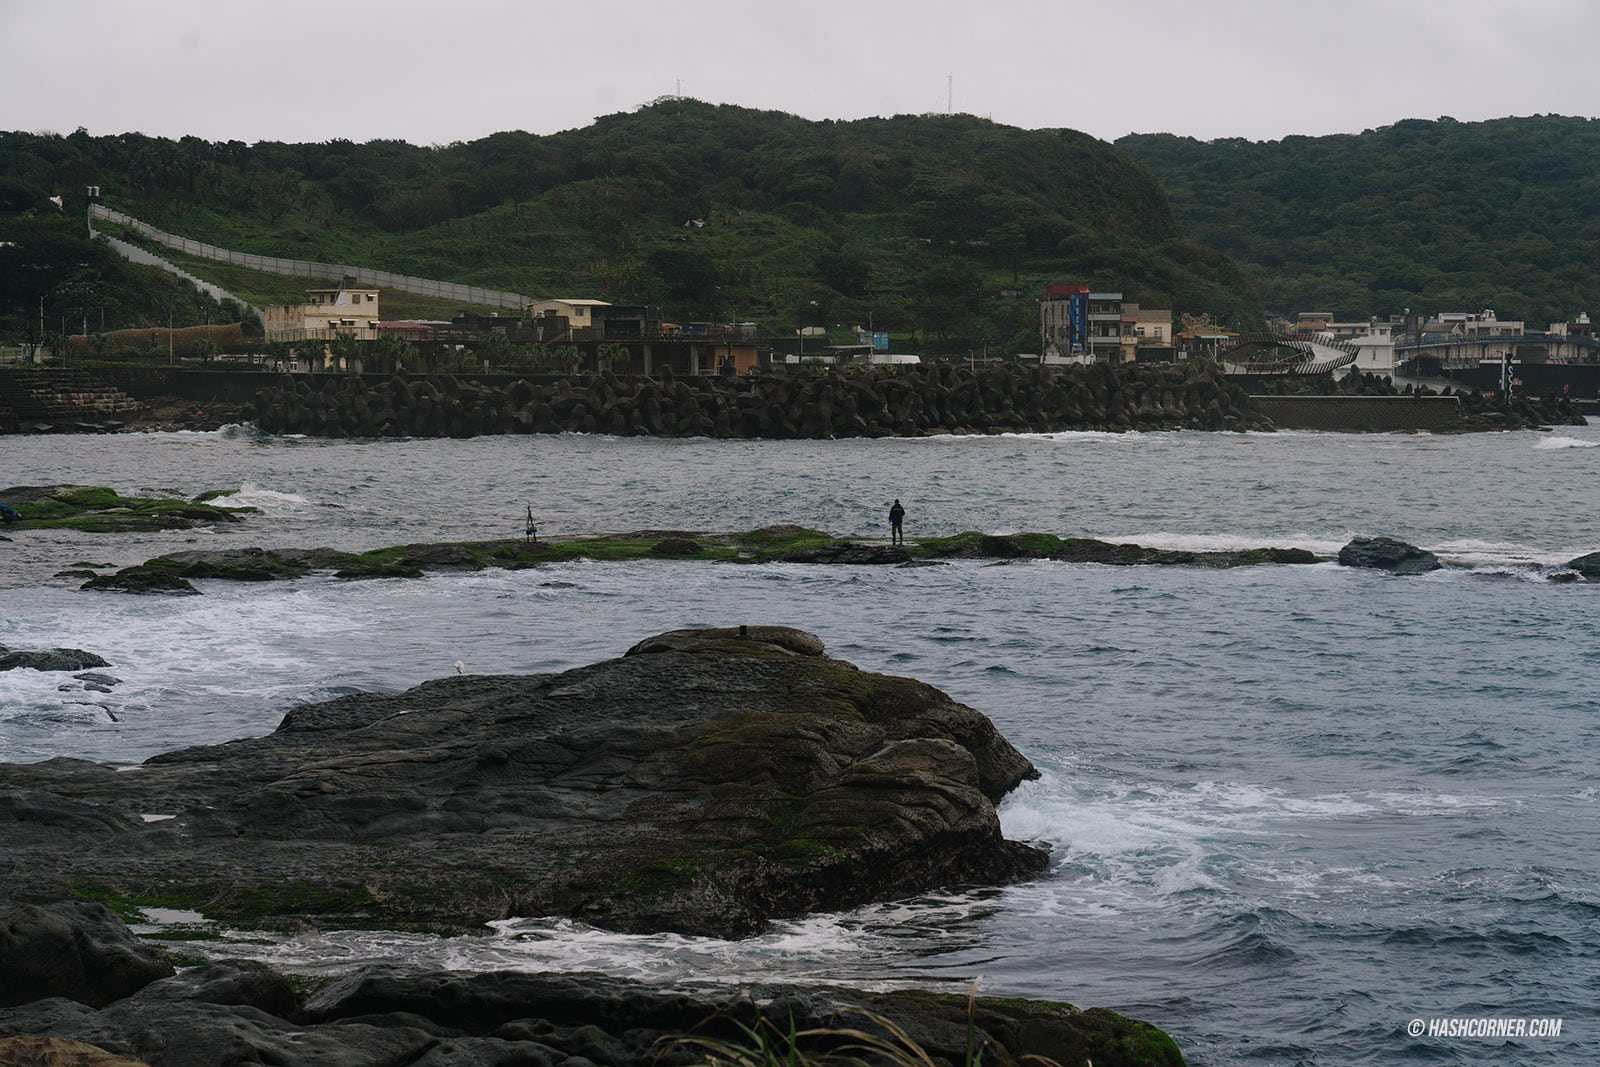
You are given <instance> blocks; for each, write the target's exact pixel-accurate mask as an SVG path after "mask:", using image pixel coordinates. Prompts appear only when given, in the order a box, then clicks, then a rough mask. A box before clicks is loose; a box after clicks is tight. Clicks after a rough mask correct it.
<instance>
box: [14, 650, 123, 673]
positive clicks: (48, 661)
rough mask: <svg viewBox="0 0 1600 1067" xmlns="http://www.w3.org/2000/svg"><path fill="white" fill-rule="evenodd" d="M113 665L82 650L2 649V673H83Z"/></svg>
mask: <svg viewBox="0 0 1600 1067" xmlns="http://www.w3.org/2000/svg"><path fill="white" fill-rule="evenodd" d="M109 666H111V664H109V663H107V662H106V661H105V660H103V659H101V658H100V657H99V656H97V655H95V654H94V653H93V652H85V651H84V650H83V649H81V648H52V649H48V650H46V651H43V652H8V651H6V649H4V648H0V671H14V670H19V669H29V670H35V671H81V670H87V669H88V668H90V667H109Z"/></svg>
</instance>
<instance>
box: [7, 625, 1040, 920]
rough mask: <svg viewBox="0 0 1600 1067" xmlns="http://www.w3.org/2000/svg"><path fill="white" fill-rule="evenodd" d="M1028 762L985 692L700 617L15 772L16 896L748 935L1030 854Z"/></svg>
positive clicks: (252, 915)
mask: <svg viewBox="0 0 1600 1067" xmlns="http://www.w3.org/2000/svg"><path fill="white" fill-rule="evenodd" d="M1035 774H1036V772H1035V771H1034V770H1033V768H1032V766H1031V765H1030V764H1029V763H1028V761H1027V760H1026V759H1024V758H1023V757H1022V756H1021V755H1020V754H1019V753H1018V752H1017V751H1016V750H1015V749H1014V748H1012V747H1011V745H1010V744H1008V743H1007V742H1006V741H1005V739H1004V738H1002V737H1001V736H1000V735H999V734H998V733H997V732H996V731H995V729H994V726H993V724H992V723H990V722H989V720H988V719H987V718H985V717H984V716H983V715H981V714H979V713H978V712H976V711H974V710H973V709H972V708H969V707H966V706H964V705H962V704H958V703H956V702H955V701H953V700H951V699H950V698H949V697H947V696H946V695H944V694H943V693H941V692H939V691H938V690H936V689H934V688H932V687H931V686H928V685H925V684H923V683H920V682H917V681H914V680H912V679H908V678H896V677H889V676H885V675H880V674H872V673H868V672H864V671H860V670H857V669H856V668H855V667H853V666H852V665H850V664H848V663H844V662H841V661H839V660H835V659H831V658H828V657H827V656H825V655H823V654H822V645H821V642H820V641H818V640H817V638H815V637H814V636H812V635H810V634H805V633H802V632H800V631H796V630H789V629H786V628H782V627H764V626H752V627H749V628H745V627H740V628H738V629H728V630H703V631H683V632H677V633H673V634H667V635H662V636H659V637H656V638H652V639H649V640H647V641H644V642H641V643H640V644H639V645H637V646H635V647H634V648H633V649H632V650H630V652H629V653H628V654H627V655H626V656H624V657H622V658H620V659H615V660H610V661H607V662H604V663H599V664H596V665H593V666H589V667H583V668H579V669H576V670H571V671H566V672H564V673H561V674H555V675H532V676H491V677H473V676H467V677H450V678H444V679H438V680H435V681H431V682H426V683H424V684H422V685H420V686H418V687H416V688H415V689H412V690H410V691H408V692H405V693H401V694H399V695H397V696H379V695H373V694H363V695H356V696H349V697H344V698H341V699H339V700H334V701H331V702H328V703H323V704H315V705H307V706H304V707H300V708H296V709H294V710H293V711H291V712H290V713H289V714H288V715H287V716H286V717H285V719H284V720H283V722H282V724H281V725H280V726H279V727H278V729H277V730H276V731H275V732H274V733H272V734H270V735H268V736H266V737H260V738H252V739H248V740H241V741H234V742H230V743H228V744H223V745H216V746H210V747H202V748H192V749H185V750H182V751H178V752H172V753H168V754H166V755H162V756H157V757H155V758H153V759H151V760H148V761H147V762H145V763H144V764H143V765H141V766H140V767H138V768H137V769H133V770H128V769H122V770H118V769H116V768H113V767H109V766H104V765H101V764H95V763H88V762H83V761H78V760H66V759H57V760H51V761H48V762H46V763H40V764H29V765H0V896H14V897H18V898H23V899H36V900H37V899H54V898H61V897H65V896H67V895H68V894H69V890H70V891H71V892H72V893H75V894H77V895H86V896H98V897H103V898H107V899H110V898H113V897H125V898H131V899H133V900H134V901H135V902H137V901H140V900H146V901H150V900H160V901H162V902H164V903H167V904H169V905H171V904H180V905H188V906H191V907H196V908H199V909H200V910H203V911H205V912H207V913H208V914H210V915H211V916H213V917H218V918H224V919H228V920H231V921H235V922H241V921H250V920H259V921H270V922H280V923H281V922H289V923H296V922H321V921H328V922H335V923H341V924H350V923H353V922H358V923H366V924H374V925H385V926H397V925H417V924H423V925H428V926H434V927H441V926H443V927H451V928H460V927H462V926H471V925H475V924H479V923H482V922H485V921H487V920H491V919H497V918H502V917H506V916H511V915H563V916H574V917H578V918H582V919H584V920H587V921H589V922H592V923H595V924H597V925H603V926H609V927H613V928H618V929H624V930H674V931H684V932H691V933H702V934H717V935H740V934H747V933H750V932H752V931H755V930H757V929H759V928H760V927H761V925H762V924H763V922H765V921H766V920H767V919H768V918H772V917H778V916H794V915H800V914H803V913H806V912H809V911H812V910H818V909H834V908H845V907H850V906H853V905H857V904H861V903H864V902H867V901H872V900H880V899H886V898H893V897H899V896H903V895H907V894H911V893H915V892H919V891H922V890H925V889H928V888H931V887H935V886H940V885H951V884H958V883H994V882H1004V881H1009V880H1014V879H1017V878H1021V877H1026V876H1028V875H1029V874H1031V873H1033V872H1036V871H1038V870H1039V869H1040V868H1041V866H1042V863H1043V859H1044V856H1043V853H1041V852H1040V851H1039V850H1038V849H1035V848H1032V847H1030V846H1028V845H1024V844H1019V843H1014V842H1008V841H1006V840H1004V839H1003V838H1002V837H1001V834H1000V827H999V822H998V819H997V817H996V814H995V810H994V804H995V802H997V801H998V800H999V799H1000V798H1001V797H1002V796H1003V795H1005V793H1007V792H1008V791H1009V790H1011V789H1012V788H1014V787H1015V786H1016V785H1017V784H1018V783H1019V782H1020V781H1022V780H1023V779H1025V778H1030V777H1033V776H1035Z"/></svg>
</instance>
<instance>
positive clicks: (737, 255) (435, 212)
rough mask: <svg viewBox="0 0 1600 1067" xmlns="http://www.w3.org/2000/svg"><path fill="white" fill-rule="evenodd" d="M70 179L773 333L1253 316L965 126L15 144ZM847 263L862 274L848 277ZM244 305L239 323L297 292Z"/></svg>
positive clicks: (11, 150) (656, 121)
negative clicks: (1063, 283)
mask: <svg viewBox="0 0 1600 1067" xmlns="http://www.w3.org/2000/svg"><path fill="white" fill-rule="evenodd" d="M74 152H76V153H77V155H76V156H74V155H73V153H74ZM52 154H53V155H55V156H60V157H62V158H61V159H58V160H55V161H53V162H44V161H41V159H42V157H44V156H48V155H52ZM52 167H53V168H54V170H55V173H56V174H60V173H63V172H65V171H67V170H69V169H73V168H75V169H74V170H73V172H74V173H82V172H93V173H96V174H102V175H104V177H103V185H104V187H105V188H106V189H107V191H108V192H107V197H108V202H109V203H110V204H111V206H114V207H120V208H123V209H125V210H128V211H129V212H130V213H132V214H134V215H136V216H137V217H140V218H143V219H145V220H146V221H148V222H151V223H153V224H155V225H157V226H161V227H162V228H165V229H168V230H170V231H172V232H175V233H179V234H182V235H184V236H189V237H193V238H196V239H199V240H204V241H209V242H211V243H215V244H218V245H221V246H223V247H227V248H233V249H237V250H240V251H249V252H259V253H262V254H272V255H283V256H292V257H297V258H307V259H318V260H324V261H332V262H347V263H359V264H363V265H369V266H372V267H375V268H379V269H387V270H393V271H397V272H401V273H407V274H415V275H420V276H423V277H430V278H438V279H441V280H448V281H456V282H462V283H468V284H477V285H484V286H488V287H492V288H497V289H508V290H512V291H518V292H526V293H529V294H531V295H535V296H570V295H595V296H599V297H601V298H604V299H610V300H613V301H615V302H634V301H646V302H651V303H657V304H660V305H662V306H663V307H664V308H665V309H666V310H667V311H668V314H669V315H671V316H673V317H679V318H686V319H694V318H718V319H727V318H731V317H733V316H734V315H737V316H738V317H740V318H741V319H752V320H756V321H759V322H761V323H763V325H765V326H767V327H768V328H769V330H773V331H777V330H781V329H784V328H788V327H792V326H793V325H795V324H797V323H799V322H800V321H801V319H802V318H805V319H806V320H807V321H808V322H809V323H810V324H820V325H827V326H830V327H831V326H833V325H835V324H844V325H845V326H849V325H853V324H855V323H856V322H861V323H865V321H866V320H867V318H868V317H869V315H870V316H872V317H873V319H874V324H875V325H878V326H880V327H882V326H888V327H889V328H890V329H891V330H894V331H896V332H900V333H905V332H908V331H910V330H911V329H912V328H913V326H915V327H917V328H919V329H920V331H921V332H922V334H923V336H924V337H925V338H937V337H939V336H951V337H961V338H966V339H977V340H992V341H994V342H995V343H996V344H997V345H999V346H1000V347H1002V348H1003V347H1005V346H1006V345H1007V344H1008V343H1010V342H1012V341H1016V342H1018V343H1022V342H1026V341H1027V340H1028V338H1029V337H1030V336H1031V337H1036V336H1037V334H1036V328H1035V326H1034V321H1033V320H1034V308H1033V296H1034V295H1035V293H1036V292H1037V291H1038V289H1039V288H1040V287H1041V286H1042V285H1043V284H1044V283H1045V282H1048V281H1055V280H1064V279H1082V280H1086V281H1091V282H1092V283H1094V284H1096V285H1102V286H1106V287H1119V288H1124V289H1126V290H1129V292H1130V296H1131V297H1132V298H1134V299H1139V300H1141V301H1142V302H1143V303H1144V304H1146V306H1173V307H1175V308H1176V309H1177V310H1212V311H1219V312H1223V313H1224V314H1225V315H1228V316H1230V317H1242V318H1245V319H1248V318H1249V317H1250V316H1251V315H1252V314H1253V313H1254V306H1255V305H1254V304H1253V299H1252V296H1251V294H1250V293H1249V292H1248V291H1247V290H1248V282H1247V281H1245V280H1244V279H1243V275H1242V274H1241V273H1240V271H1239V270H1238V268H1237V266H1236V265H1235V264H1232V263H1231V262H1229V261H1228V260H1226V259H1225V258H1223V257H1219V256H1217V255H1216V254H1215V253H1213V252H1210V251H1209V250H1207V249H1204V248H1201V247H1199V246H1196V245H1193V244H1191V243H1188V242H1185V241H1184V240H1183V239H1182V238H1181V237H1180V235H1179V234H1178V232H1177V229H1176V227H1175V226H1174V224H1173V222H1172V218H1171V215H1170V212H1169V211H1168V208H1167V205H1166V200H1165V195H1164V193H1163V192H1162V190H1161V188H1160V186H1159V185H1158V184H1157V183H1156V182H1155V181H1154V180H1153V178H1152V177H1151V175H1150V174H1149V173H1148V172H1147V171H1146V170H1145V169H1144V168H1143V167H1142V166H1141V165H1140V164H1138V163H1137V162H1135V161H1133V160H1132V159H1131V158H1130V157H1128V156H1127V155H1126V154H1124V153H1122V152H1121V151H1119V150H1117V149H1115V148H1113V147H1112V146H1110V145H1107V144H1105V143H1103V142H1099V141H1096V140H1094V139H1093V138H1089V137H1087V136H1085V135H1083V134H1078V133H1075V132H1073V131H1066V130H1046V131H1025V130H1017V129H1012V128H1009V127H1004V126H998V125H996V124H994V123H990V122H987V121H985V120H982V119H977V118H974V117H972V116H924V117H910V116H900V117H897V118H893V119H872V120H863V121H860V122H848V123H831V122H824V123H812V122H807V121H805V120H801V119H798V118H795V117H793V116H787V115H780V114H777V113H771V112H755V111H748V110H745V109H739V108H730V107H713V106H710V105H704V104H697V103H695V102H692V101H688V102H683V103H682V104H679V105H674V106H668V105H660V106H655V107H651V108H645V109H641V110H640V111H637V112H633V113H629V114H621V115H613V116H608V117H606V118H604V119H601V120H599V121H598V122H596V123H595V124H594V125H593V126H591V127H588V128H585V129H582V130H574V131H568V132H566V133H562V134H557V135H553V136H551V137H543V138H539V137H532V136H530V135H526V134H500V135H496V136H495V137H491V138H486V139H484V140H483V141H479V142H472V143H470V144H466V145H452V146H449V147H446V148H441V149H420V148H414V147H412V146H406V145H397V144H393V143H376V142H375V143H373V144H369V145H349V144H341V143H334V144H329V145H273V144H263V145H256V146H241V145H221V144H216V145H208V144H206V143H204V142H191V141H184V142H180V143H174V142H162V141H154V140H151V139H138V138H135V137H132V136H131V135H130V136H126V137H122V138H81V139H74V138H65V139H56V140H53V141H43V142H41V141H39V140H37V139H30V138H28V137H27V136H26V135H16V134H12V135H0V171H5V170H10V171H11V172H12V173H20V172H23V171H26V172H27V173H28V174H30V175H50V173H51V168H52ZM40 180H43V179H40ZM691 217H693V218H701V219H704V220H705V222H706V225H705V227H704V228H693V227H687V228H686V227H685V226H684V225H683V222H684V220H685V219H686V218H691ZM829 256H833V257H835V258H842V259H843V260H844V261H845V262H846V263H847V264H848V265H849V266H851V267H852V268H853V269H852V270H846V271H843V272H841V271H838V270H831V271H830V270H829V269H827V267H826V265H825V264H824V262H823V261H824V260H825V258H826V257H829ZM195 266H196V267H197V268H198V269H196V270H195V271H194V272H195V273H196V274H198V275H199V276H202V277H207V278H216V279H217V280H218V281H219V283H221V284H224V285H227V274H226V273H225V272H224V271H219V270H218V269H217V268H215V267H207V266H205V265H203V264H195ZM232 280H233V281H234V283H235V284H233V285H232V286H229V287H230V288H231V289H233V290H234V291H236V292H238V293H239V295H240V296H241V297H244V298H246V299H255V298H257V297H260V298H261V299H263V300H268V299H271V300H281V299H284V298H285V295H286V293H285V291H284V290H285V289H286V288H292V289H294V290H298V288H300V287H302V286H303V283H301V282H298V281H296V282H295V283H294V284H293V286H291V287H285V286H281V285H277V284H276V283H272V282H269V281H266V280H264V279H260V280H254V279H238V278H234V279H232ZM1009 290H1017V291H1020V292H1019V295H1018V296H1015V297H1011V296H1004V295H1002V294H1003V293H1004V292H1005V291H1009ZM813 301H815V304H814V305H813V303H812V302H813ZM813 307H814V308H815V310H812V309H813ZM386 308H387V304H386ZM385 314H386V315H387V314H388V311H387V310H386V312H385ZM1036 343H1037V342H1036V341H1035V342H1034V344H1035V345H1036ZM1025 347H1027V348H1030V349H1031V348H1032V347H1033V345H1026V346H1025Z"/></svg>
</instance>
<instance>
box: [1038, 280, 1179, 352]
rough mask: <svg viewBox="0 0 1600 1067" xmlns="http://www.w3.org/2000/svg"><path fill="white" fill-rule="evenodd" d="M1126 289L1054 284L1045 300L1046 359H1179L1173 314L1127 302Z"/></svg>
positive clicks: (1041, 320)
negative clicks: (1154, 357)
mask: <svg viewBox="0 0 1600 1067" xmlns="http://www.w3.org/2000/svg"><path fill="white" fill-rule="evenodd" d="M1122 297H1123V294H1122V293H1120V292H1094V291H1092V290H1091V289H1090V288H1089V286H1087V285H1077V284H1072V283H1066V282H1054V283H1051V284H1050V285H1047V286H1045V291H1044V295H1043V296H1041V297H1040V298H1039V341H1040V345H1041V349H1040V352H1041V360H1042V362H1044V363H1049V364H1060V363H1129V362H1132V361H1133V360H1135V359H1139V358H1142V356H1143V355H1146V354H1150V355H1159V356H1161V357H1162V358H1166V359H1171V358H1173V354H1174V350H1173V332H1172V312H1171V311H1170V310H1158V309H1155V308H1141V307H1140V306H1139V305H1138V304H1136V303H1131V302H1125V301H1124V300H1123V298H1122Z"/></svg>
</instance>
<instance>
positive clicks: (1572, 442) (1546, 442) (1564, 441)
mask: <svg viewBox="0 0 1600 1067" xmlns="http://www.w3.org/2000/svg"><path fill="white" fill-rule="evenodd" d="M1596 446H1600V441H1585V440H1582V439H1580V438H1577V437H1546V438H1543V439H1541V440H1539V441H1538V442H1537V443H1535V444H1534V446H1533V447H1534V448H1537V449H1541V450H1543V449H1554V448H1594V447H1596Z"/></svg>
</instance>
